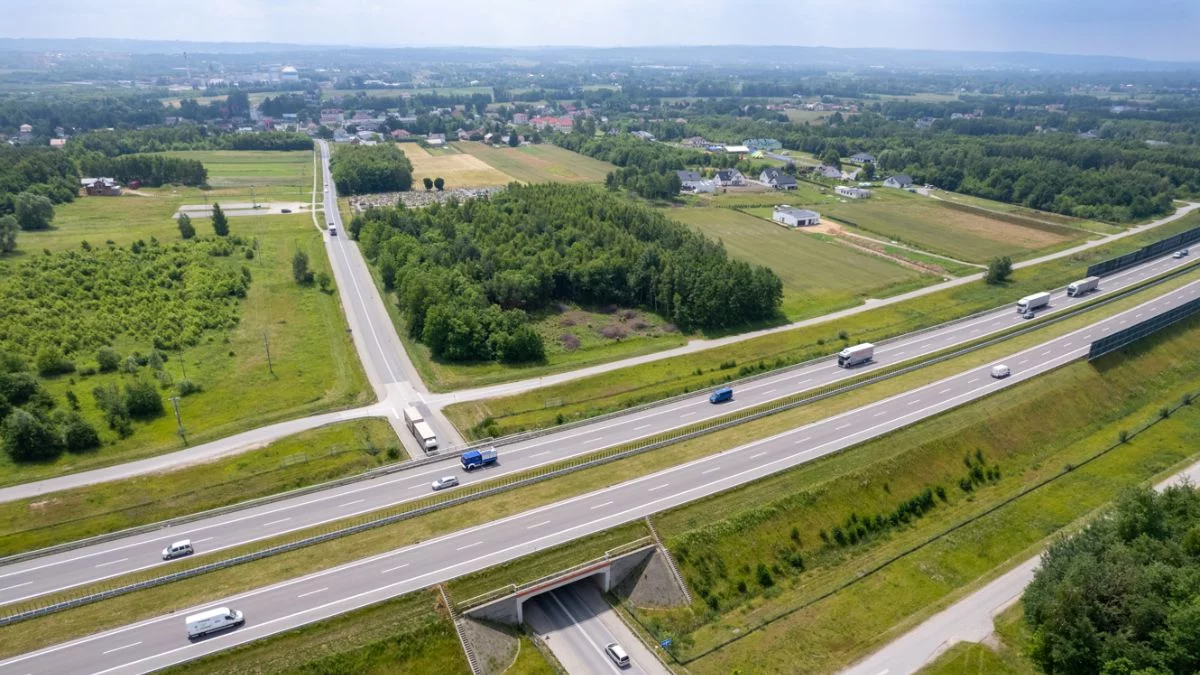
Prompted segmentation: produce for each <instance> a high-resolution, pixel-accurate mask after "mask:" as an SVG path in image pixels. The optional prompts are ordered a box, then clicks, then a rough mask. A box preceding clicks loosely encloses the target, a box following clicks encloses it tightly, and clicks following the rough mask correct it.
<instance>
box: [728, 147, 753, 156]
mask: <svg viewBox="0 0 1200 675" xmlns="http://www.w3.org/2000/svg"><path fill="white" fill-rule="evenodd" d="M725 152H728V153H729V154H731V155H746V154H749V153H750V148H747V147H746V146H744V145H726V146H725Z"/></svg>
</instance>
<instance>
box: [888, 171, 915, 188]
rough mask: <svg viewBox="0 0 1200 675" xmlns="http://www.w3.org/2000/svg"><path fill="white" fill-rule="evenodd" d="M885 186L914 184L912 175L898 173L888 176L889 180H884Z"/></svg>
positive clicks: (904, 186)
mask: <svg viewBox="0 0 1200 675" xmlns="http://www.w3.org/2000/svg"><path fill="white" fill-rule="evenodd" d="M883 184H884V186H886V187H890V188H906V187H909V186H911V185H912V184H913V179H912V176H909V175H907V174H903V173H898V174H896V175H895V176H888V177H887V180H885V181H883Z"/></svg>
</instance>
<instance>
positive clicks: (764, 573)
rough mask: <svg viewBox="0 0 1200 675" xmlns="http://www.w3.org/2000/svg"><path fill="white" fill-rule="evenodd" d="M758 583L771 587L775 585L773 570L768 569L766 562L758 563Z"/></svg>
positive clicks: (764, 586)
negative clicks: (772, 575)
mask: <svg viewBox="0 0 1200 675" xmlns="http://www.w3.org/2000/svg"><path fill="white" fill-rule="evenodd" d="M757 576H758V585H759V586H762V587H763V588H770V587H772V586H774V585H775V579H774V578H772V577H771V570H769V569H767V566H766V565H765V564H764V563H761V562H760V563H758V570H757Z"/></svg>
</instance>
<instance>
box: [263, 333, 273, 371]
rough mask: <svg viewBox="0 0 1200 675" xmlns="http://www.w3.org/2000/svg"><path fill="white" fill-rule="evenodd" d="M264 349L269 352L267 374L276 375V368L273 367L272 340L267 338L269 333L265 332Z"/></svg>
mask: <svg viewBox="0 0 1200 675" xmlns="http://www.w3.org/2000/svg"><path fill="white" fill-rule="evenodd" d="M263 349H265V350H266V351H267V372H269V373H271V374H272V375H274V374H275V368H274V366H272V365H271V340H270V339H269V338H268V337H267V331H265V330H264V331H263Z"/></svg>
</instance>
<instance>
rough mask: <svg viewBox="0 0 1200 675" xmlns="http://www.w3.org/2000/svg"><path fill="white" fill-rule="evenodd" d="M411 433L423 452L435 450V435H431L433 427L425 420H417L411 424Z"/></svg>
mask: <svg viewBox="0 0 1200 675" xmlns="http://www.w3.org/2000/svg"><path fill="white" fill-rule="evenodd" d="M412 434H413V436H414V437H415V438H416V439H417V443H419V444H420V445H421V447H422V448H424V450H425V452H431V451H433V450H437V436H434V435H433V427H431V426H429V425H428V424H426V423H425V422H417V423H416V424H414V425H412Z"/></svg>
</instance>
